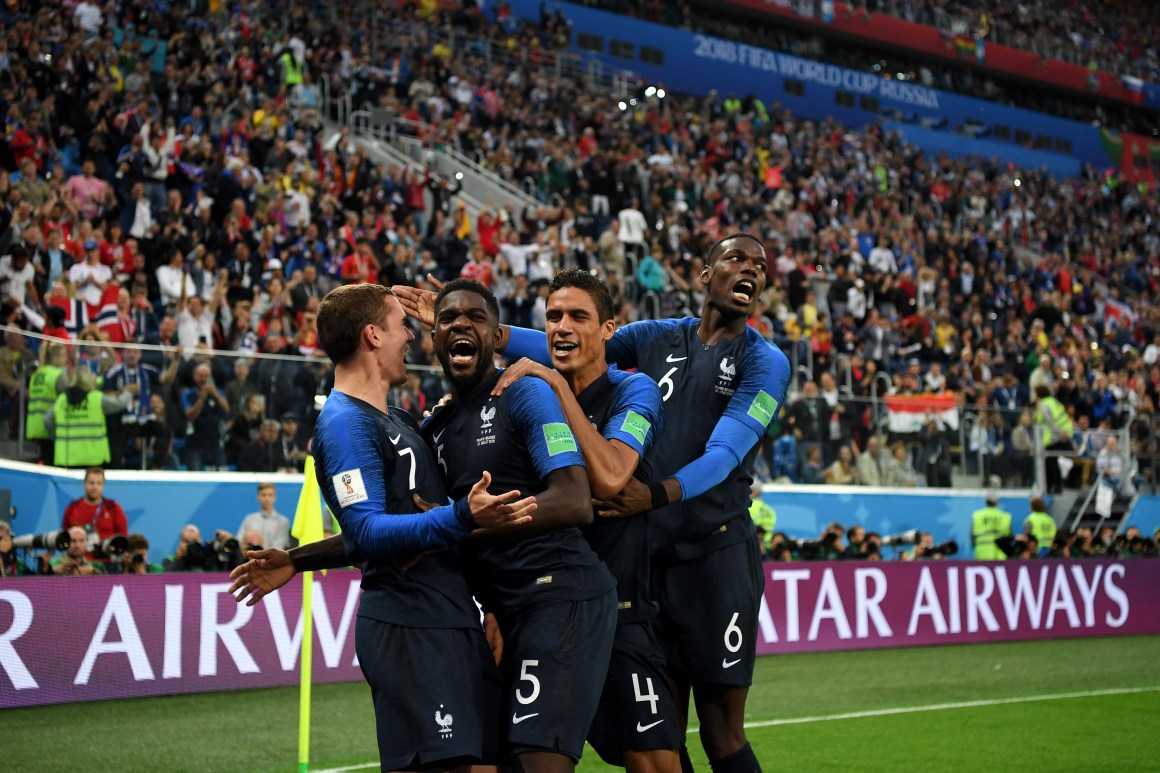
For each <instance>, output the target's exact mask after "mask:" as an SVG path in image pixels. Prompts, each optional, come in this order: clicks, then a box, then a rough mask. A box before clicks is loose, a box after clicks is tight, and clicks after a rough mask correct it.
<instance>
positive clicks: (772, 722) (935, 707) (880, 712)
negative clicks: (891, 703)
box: [689, 686, 1160, 733]
mask: <svg viewBox="0 0 1160 773" xmlns="http://www.w3.org/2000/svg"><path fill="white" fill-rule="evenodd" d="M1144 692H1160V686H1158V687H1119V688H1113V689H1108V690H1085V691H1084V692H1064V693H1053V694H1049V695H1024V696H1021V697H1017V698H990V699H987V700H978V701H961V702H959V703H932V704H929V705H926V706H900V707H898V708H893V709H873V710H871V711H851V712H848V713H846V714H825V715H822V716H818V717H791V718H789V719H768V720H765V721H763V722H746V723H745V727H746V729H749V728H756V727H778V726H779V725H804V724H807V723H811V722H833V721H835V720H839V719H864V718H867V717H888V716H891V715H894V714H917V713H920V712H925V711H947V710H949V709H976V708H982V707H986V706H1003V705H1006V704H1010V703H1035V702H1038V701H1062V700H1069V699H1072V698H1098V697H1100V696H1103V695H1132V694H1135V693H1144ZM698 729H699V728H695V727H691V728H689V732H690V733H695V732H697V730H698Z"/></svg>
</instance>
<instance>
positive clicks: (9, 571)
mask: <svg viewBox="0 0 1160 773" xmlns="http://www.w3.org/2000/svg"><path fill="white" fill-rule="evenodd" d="M25 573H26V572H25V571H24V564H23V563H22V562H21V561H20V557H19V556H18V555H17V554H16V546H15V545H13V544H12V525H11V524H9V523H8V521H0V579H4V578H5V577H17V576H19V575H22V574H25Z"/></svg>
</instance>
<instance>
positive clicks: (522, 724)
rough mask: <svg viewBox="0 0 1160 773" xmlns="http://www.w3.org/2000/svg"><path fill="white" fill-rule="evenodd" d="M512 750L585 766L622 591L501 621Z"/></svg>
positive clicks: (538, 605) (543, 605)
mask: <svg viewBox="0 0 1160 773" xmlns="http://www.w3.org/2000/svg"><path fill="white" fill-rule="evenodd" d="M499 620H500V626H501V629H502V631H503V636H504V645H503V647H504V649H503V669H502V670H503V675H504V684H505V685H506V688H507V696H506V697H507V711H506V712H505V719H506V727H507V731H506V735H507V749H508V752H509V754H510V755H512V756H516V755H519V754H523V753H525V752H545V751H546V752H555V753H557V754H564V755H567V756H568V757H571V758H572V759H574V760H579V759H580V755H581V754H582V753H583V752H584V740H585V739H586V738H587V737H588V728H589V727H590V726H591V724H592V717H593V716H594V715H595V714H596V707H597V704H598V703H599V702H600V692H601V689H602V688H603V686H604V677H605V674H606V673H607V671H608V659H609V656H610V655H611V653H612V637H613V634H614V633H615V630H616V591H615V589H614V590H610V591H608V592H607V593H605V594H604V595H602V596H599V597H597V598H595V599H590V600H588V601H543V602H534V603H532V604H529V605H527V606H525V607H521V608H520V609H519V610H517V611H516V612H515V613H513V614H510V615H501V616H499Z"/></svg>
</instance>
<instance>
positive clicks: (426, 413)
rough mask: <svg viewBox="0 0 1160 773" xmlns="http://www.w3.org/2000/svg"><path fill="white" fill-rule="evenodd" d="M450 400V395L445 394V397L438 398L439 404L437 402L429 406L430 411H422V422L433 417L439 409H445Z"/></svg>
mask: <svg viewBox="0 0 1160 773" xmlns="http://www.w3.org/2000/svg"><path fill="white" fill-rule="evenodd" d="M451 400H452V398H451V395H450V393H448V394H445V395H443V396H442V397H440V398H439V402H437V403H435V405H433V406H431V409H430V410H427V411H423V421H426V420H427V419H429V418H431V417H432V416H434V415H435V413H436V412H437V411H438V410H439V409H440V408H446V407H447V404H448V403H450V402H451Z"/></svg>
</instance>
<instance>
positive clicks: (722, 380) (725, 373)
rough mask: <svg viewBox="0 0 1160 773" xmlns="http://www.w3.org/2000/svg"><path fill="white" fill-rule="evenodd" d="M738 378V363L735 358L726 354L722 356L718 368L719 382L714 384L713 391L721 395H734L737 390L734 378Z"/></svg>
mask: <svg viewBox="0 0 1160 773" xmlns="http://www.w3.org/2000/svg"><path fill="white" fill-rule="evenodd" d="M736 378H737V364H736V363H735V362H734V360H733V358H732V357H730V356H728V355H726V356H724V357H722V358H721V364H720V365H719V366H718V369H717V383H716V384H714V386H713V391H715V392H716V393H717V394H719V395H726V396H727V397H732V396H733V393H734V392H735V391H736V385H735V384H734V380H735V379H736Z"/></svg>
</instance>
